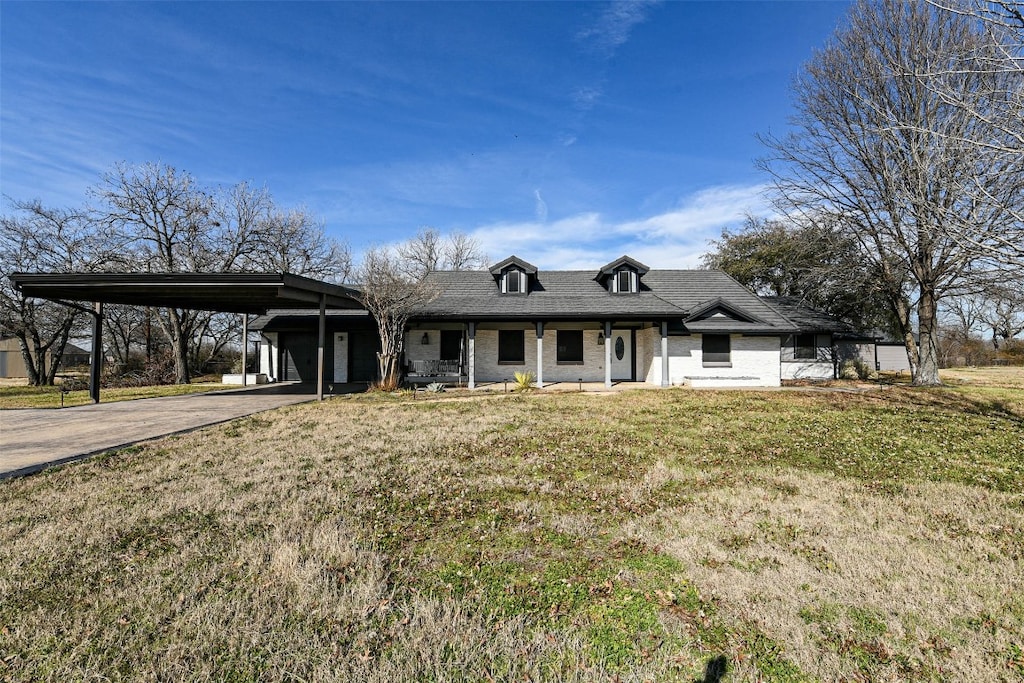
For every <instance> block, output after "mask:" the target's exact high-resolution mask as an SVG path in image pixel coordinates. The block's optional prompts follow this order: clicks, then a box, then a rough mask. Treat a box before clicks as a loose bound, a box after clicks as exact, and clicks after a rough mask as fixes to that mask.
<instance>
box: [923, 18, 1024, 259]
mask: <svg viewBox="0 0 1024 683" xmlns="http://www.w3.org/2000/svg"><path fill="white" fill-rule="evenodd" d="M928 2H929V3H930V4H931V5H932V6H934V7H937V8H939V9H940V11H942V12H945V13H949V14H953V15H957V16H960V17H963V18H965V19H967V20H969V21H971V22H973V23H974V24H975V26H977V27H979V29H980V31H981V32H982V33H983V34H984V36H985V37H986V39H987V40H986V41H985V43H984V45H983V47H982V49H978V50H975V51H974V52H972V53H970V54H969V55H966V57H965V56H963V55H955V56H953V57H952V58H951V59H949V60H947V61H945V62H936V63H933V64H928V65H921V67H920V68H919V69H918V70H917V71H916V72H914V73H912V74H908V75H912V76H913V77H914V78H916V79H917V80H918V82H919V83H920V84H921V86H922V87H925V88H927V89H928V90H929V91H930V92H933V93H934V94H935V95H936V96H937V97H939V98H941V100H942V101H943V102H945V103H947V104H949V105H951V106H954V107H957V108H959V109H961V110H963V112H964V113H965V114H967V115H968V116H970V117H971V118H972V119H973V120H974V121H975V124H976V126H977V127H978V128H979V129H982V130H984V129H987V130H989V131H990V134H989V135H979V136H974V137H962V138H959V139H957V140H956V141H957V142H958V143H959V144H961V145H965V146H977V145H980V146H982V147H984V148H985V149H986V150H988V152H989V153H990V154H993V155H994V154H1001V155H1003V156H1006V157H1009V158H1010V159H1011V160H1012V159H1020V158H1022V157H1024V2H1019V1H1013V0H996V1H992V0H928ZM964 73H977V74H986V75H988V76H990V78H988V79H987V80H986V81H985V82H984V83H983V85H981V87H980V89H979V91H978V92H965V91H964V90H963V89H962V88H961V87H959V84H958V82H957V79H951V78H948V77H947V76H948V75H949V74H964ZM971 189H972V191H973V192H975V193H981V194H986V193H987V192H988V189H987V188H986V187H985V186H984V185H983V184H980V183H979V184H978V185H977V187H974V188H971ZM1000 199H1001V198H999V197H996V196H993V197H989V200H990V201H999V200H1000ZM1005 211H1006V218H1005V219H1004V226H1003V228H1002V229H1001V230H999V231H996V232H995V233H994V234H990V233H989V232H985V231H981V232H980V233H979V231H978V230H977V228H976V226H975V225H972V224H970V223H967V224H965V225H961V226H960V227H959V229H958V230H957V231H956V232H954V233H952V234H953V236H954V238H956V239H959V240H961V241H963V242H964V243H965V244H966V245H967V246H969V247H970V248H973V249H981V250H984V251H986V252H987V254H988V255H989V256H990V258H991V259H992V261H993V263H994V264H998V265H1001V266H1002V267H1003V268H1004V269H1005V270H1006V271H1007V272H1012V271H1013V270H1015V269H1019V268H1022V267H1024V212H1022V211H1021V209H1020V206H1018V205H1016V204H1011V205H1009V206H1007V207H1005Z"/></svg>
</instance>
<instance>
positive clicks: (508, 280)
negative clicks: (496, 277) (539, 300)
mask: <svg viewBox="0 0 1024 683" xmlns="http://www.w3.org/2000/svg"><path fill="white" fill-rule="evenodd" d="M524 275H525V274H524V273H523V271H521V270H518V269H517V268H512V269H510V270H507V271H505V277H504V280H503V282H504V287H503V290H504V292H505V294H521V293H523V292H524V291H526V287H525V286H524V283H523V280H525V279H526V278H525V277H524Z"/></svg>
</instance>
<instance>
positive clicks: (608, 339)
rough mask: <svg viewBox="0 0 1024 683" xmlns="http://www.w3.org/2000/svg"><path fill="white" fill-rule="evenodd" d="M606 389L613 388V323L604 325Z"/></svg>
mask: <svg viewBox="0 0 1024 683" xmlns="http://www.w3.org/2000/svg"><path fill="white" fill-rule="evenodd" d="M604 387H605V389H611V388H612V323H611V321H610V320H606V321H605V323H604Z"/></svg>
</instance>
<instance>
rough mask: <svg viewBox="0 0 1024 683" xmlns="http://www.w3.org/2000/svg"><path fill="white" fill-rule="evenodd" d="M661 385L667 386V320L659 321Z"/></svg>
mask: <svg viewBox="0 0 1024 683" xmlns="http://www.w3.org/2000/svg"><path fill="white" fill-rule="evenodd" d="M661 386H663V387H667V386H668V322H667V321H665V320H663V321H662V322H661Z"/></svg>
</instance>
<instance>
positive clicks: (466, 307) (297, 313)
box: [251, 270, 849, 334]
mask: <svg viewBox="0 0 1024 683" xmlns="http://www.w3.org/2000/svg"><path fill="white" fill-rule="evenodd" d="M428 277H429V281H430V282H431V283H433V284H434V285H435V286H436V287H437V288H438V290H439V291H440V295H439V296H438V298H437V299H435V300H434V301H432V302H431V303H429V304H426V305H424V306H423V307H422V308H421V309H420V311H419V312H418V314H417V315H416V316H415V317H416V318H417V319H419V320H445V319H449V320H467V321H468V320H477V321H483V320H490V321H500V320H510V321H511V320H519V321H542V320H592V321H593V320H598V321H599V320H608V319H615V320H636V321H655V320H678V321H682V320H684V319H686V318H688V317H690V316H691V315H693V314H694V313H697V312H699V311H701V309H702V308H708V307H709V306H711V312H712V313H713V312H714V306H713V305H712V304H714V303H715V302H716V301H720V302H721V303H722V304H724V305H725V308H731V309H733V310H735V311H736V312H737V314H745V315H746V317H749V318H750V320H736V319H734V318H733V317H732V316H731V315H729V314H728V311H727V310H726V311H724V312H725V314H726V315H724V316H722V315H707V316H698V318H699V319H696V320H691V321H690V322H687V323H686V327H687V328H688V329H690V330H691V331H693V332H702V331H706V332H746V333H750V334H759V333H760V334H787V333H793V332H800V331H808V332H809V331H832V330H836V331H845V330H847V329H849V328H848V326H846V325H845V324H844V323H842V322H841V321H839V320H837V319H836V318H833V317H831V316H827V315H825V314H823V313H820V312H819V311H814V310H813V309H809V308H806V307H803V306H798V305H795V304H793V303H792V302H788V301H783V300H777V299H771V298H768V297H759V296H757V295H756V294H754V293H753V292H751V291H750V290H748V289H747V288H746V287H744V286H743V285H741V284H739V283H738V282H736V280H734V279H732V278H731V277H729V276H728V275H726V274H725V273H724V272H722V271H718V270H651V271H649V272H648V273H647V274H646V275H644V276H643V277H642V278H641V291H640V292H639V293H635V294H612V293H610V292H608V291H607V290H606V289H605V288H604V287H602V286H601V284H600V283H599V282H597V281H596V280H595V279H594V273H593V272H592V271H583V270H542V271H538V272H537V274H536V275H531V276H530V289H529V292H528V293H527V294H502V293H501V291H500V289H499V287H498V284H497V282H496V279H495V276H494V275H492V274H491V273H490V272H488V271H439V272H435V273H431V274H430V275H429V276H428ZM315 315H316V314H315V313H311V312H310V311H308V310H305V311H303V310H294V311H293V310H275V311H270V312H269V313H268V314H267V315H265V316H261V317H259V318H257V319H256V320H254V321H253V322H252V323H251V327H252V328H253V329H263V328H265V327H268V326H274V325H282V324H285V323H290V324H293V323H297V322H299V321H300V320H301V319H308V318H310V317H315ZM327 315H328V316H329V317H331V318H345V319H350V320H351V319H359V320H365V319H366V318H367V317H368V314H367V313H366V312H365V311H343V310H329V311H327Z"/></svg>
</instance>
